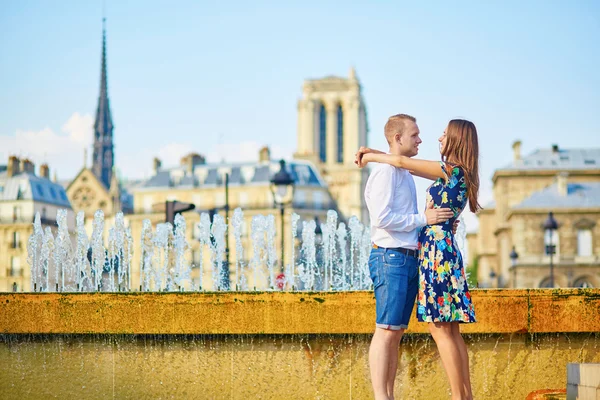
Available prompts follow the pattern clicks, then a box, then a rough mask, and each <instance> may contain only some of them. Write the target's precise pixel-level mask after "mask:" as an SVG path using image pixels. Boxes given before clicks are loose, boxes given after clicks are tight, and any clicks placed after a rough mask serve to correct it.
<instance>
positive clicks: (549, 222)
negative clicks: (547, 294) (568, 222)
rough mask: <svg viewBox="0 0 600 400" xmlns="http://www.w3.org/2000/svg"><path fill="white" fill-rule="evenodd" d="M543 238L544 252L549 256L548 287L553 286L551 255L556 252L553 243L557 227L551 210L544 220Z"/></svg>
mask: <svg viewBox="0 0 600 400" xmlns="http://www.w3.org/2000/svg"><path fill="white" fill-rule="evenodd" d="M543 227H544V232H545V235H544V238H545V245H546V246H545V248H546V254H547V255H549V256H550V287H552V288H553V287H554V265H553V263H552V255H553V254H554V253H556V246H555V245H554V235H555V233H556V232H555V231H556V230H557V229H558V222H556V220H555V219H554V215H553V214H552V211H550V212H549V213H548V218H547V219H546V222H544V225H543Z"/></svg>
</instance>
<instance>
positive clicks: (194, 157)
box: [181, 153, 206, 174]
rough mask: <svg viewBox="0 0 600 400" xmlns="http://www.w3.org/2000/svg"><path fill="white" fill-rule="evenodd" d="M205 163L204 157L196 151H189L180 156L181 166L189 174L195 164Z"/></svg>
mask: <svg viewBox="0 0 600 400" xmlns="http://www.w3.org/2000/svg"><path fill="white" fill-rule="evenodd" d="M201 164H206V159H205V158H204V156H201V155H200V154H198V153H190V154H188V155H187V156H185V157H182V158H181V166H183V167H185V169H186V171H187V172H188V173H189V174H191V173H193V172H194V167H195V166H196V165H201Z"/></svg>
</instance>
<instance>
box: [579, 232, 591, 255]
mask: <svg viewBox="0 0 600 400" xmlns="http://www.w3.org/2000/svg"><path fill="white" fill-rule="evenodd" d="M577 255H578V256H579V257H590V256H591V255H592V230H591V229H579V230H578V231H577Z"/></svg>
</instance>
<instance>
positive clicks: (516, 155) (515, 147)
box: [512, 140, 521, 161]
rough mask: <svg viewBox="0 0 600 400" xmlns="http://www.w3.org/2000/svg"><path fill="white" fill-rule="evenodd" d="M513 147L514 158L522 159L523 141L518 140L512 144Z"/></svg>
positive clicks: (516, 159)
mask: <svg viewBox="0 0 600 400" xmlns="http://www.w3.org/2000/svg"><path fill="white" fill-rule="evenodd" d="M512 149H513V158H514V160H515V161H519V160H520V159H521V141H520V140H517V141H515V142H514V143H513V145H512Z"/></svg>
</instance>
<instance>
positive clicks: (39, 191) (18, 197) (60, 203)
mask: <svg viewBox="0 0 600 400" xmlns="http://www.w3.org/2000/svg"><path fill="white" fill-rule="evenodd" d="M49 177H50V171H49V168H48V165H46V164H43V165H41V166H40V169H39V174H38V175H36V174H35V165H34V164H33V162H31V161H30V160H28V159H19V158H18V157H16V156H10V157H9V159H8V165H0V291H2V292H4V291H6V292H8V291H12V290H17V291H29V290H32V288H31V269H30V268H29V264H28V263H27V243H28V240H29V236H30V235H31V234H32V233H33V221H34V218H35V214H36V213H40V217H41V223H42V227H43V228H44V229H45V228H46V227H50V228H51V230H52V232H53V234H56V228H57V225H56V216H57V212H58V210H59V209H66V210H67V224H68V227H69V229H70V230H72V229H74V227H75V215H74V213H73V210H72V209H71V205H70V203H69V199H68V198H67V194H66V192H65V190H64V188H63V187H62V186H61V185H59V184H58V183H55V182H52V181H51V180H50V179H49Z"/></svg>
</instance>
